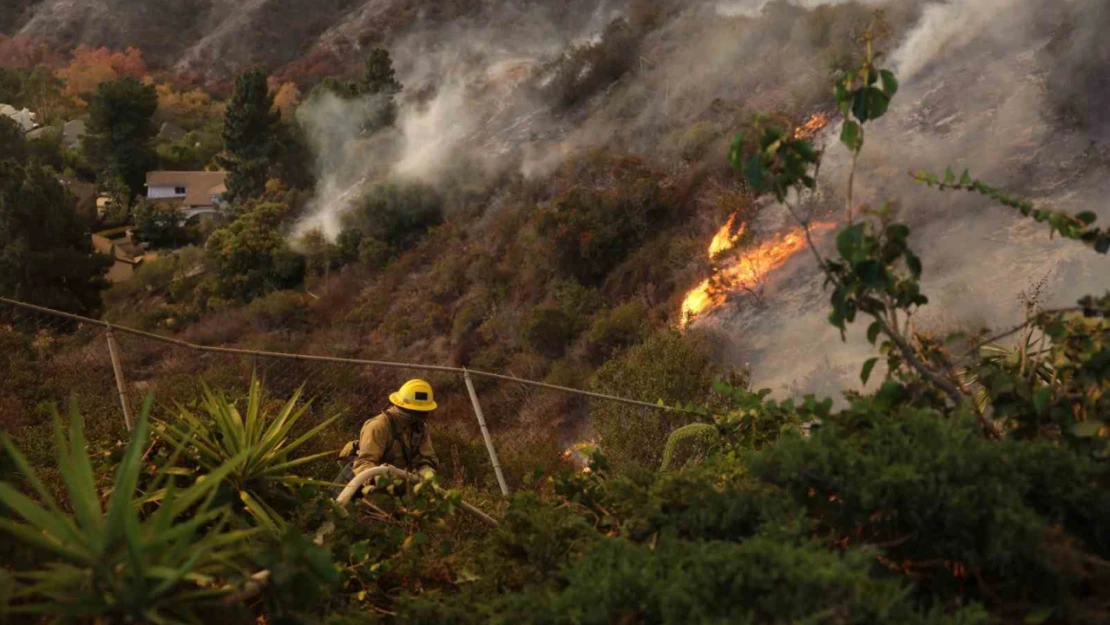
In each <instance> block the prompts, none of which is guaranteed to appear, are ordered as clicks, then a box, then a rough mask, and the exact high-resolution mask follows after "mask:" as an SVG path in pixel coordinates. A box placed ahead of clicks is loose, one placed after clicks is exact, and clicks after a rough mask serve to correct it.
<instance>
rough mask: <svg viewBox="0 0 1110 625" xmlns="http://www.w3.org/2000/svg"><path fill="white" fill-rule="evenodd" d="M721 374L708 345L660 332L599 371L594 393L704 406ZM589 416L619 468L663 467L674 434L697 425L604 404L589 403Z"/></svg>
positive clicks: (670, 415) (667, 415) (674, 416)
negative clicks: (670, 437)
mask: <svg viewBox="0 0 1110 625" xmlns="http://www.w3.org/2000/svg"><path fill="white" fill-rule="evenodd" d="M718 373H719V369H718V367H717V366H716V365H715V364H714V363H713V361H712V359H711V358H710V354H709V346H708V344H707V342H706V341H705V340H704V339H702V338H700V337H698V336H696V335H686V336H683V335H682V334H680V333H678V332H676V331H673V330H660V331H658V332H656V333H654V334H652V335H651V336H650V337H648V339H647V340H646V341H645V342H644V343H642V344H640V345H637V346H635V347H632V348H631V349H629V350H628V351H627V352H625V353H624V354H623V355H622V356H621V357H619V358H617V359H616V360H612V361H610V362H608V363H606V364H605V365H604V366H602V367H601V368H600V369H598V370H597V373H596V374H595V375H594V381H593V383H592V384H591V385H590V390H592V391H595V392H598V393H605V394H608V395H616V396H618V397H627V398H631V399H638V400H640V401H646V402H650V403H655V402H657V401H662V402H664V403H666V404H667V405H674V404H676V403H678V402H691V401H692V402H695V403H699V402H700V403H703V404H705V403H708V399H709V395H710V393H711V390H712V387H713V380H714V378H715V377H717V375H718ZM590 414H591V416H592V417H593V427H594V430H595V431H596V432H597V433H598V434H599V435H600V436H601V447H602V449H604V450H605V453H606V455H608V456H609V457H610V458H611V459H612V460H613V463H614V464H615V465H616V466H619V467H627V466H634V465H639V466H646V467H652V468H655V467H658V466H659V463H660V461H661V460H662V457H663V446H664V443H665V442H666V440H667V437H668V436H669V435H670V433H671V431H672V430H674V429H675V428H676V427H678V426H680V425H684V424H686V423H688V422H689V421H690V420H691V419H692V417H690V416H685V415H681V414H677V413H670V412H663V411H654V410H650V409H641V408H635V407H632V406H626V405H624V404H618V403H614V402H607V401H602V400H591V401H590Z"/></svg>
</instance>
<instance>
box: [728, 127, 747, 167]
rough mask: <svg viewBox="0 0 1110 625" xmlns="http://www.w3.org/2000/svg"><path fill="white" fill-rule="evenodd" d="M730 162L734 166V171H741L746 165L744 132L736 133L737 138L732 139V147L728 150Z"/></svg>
mask: <svg viewBox="0 0 1110 625" xmlns="http://www.w3.org/2000/svg"><path fill="white" fill-rule="evenodd" d="M728 163H729V165H731V166H732V169H733V171H736V172H739V171H740V170H741V168H743V166H744V133H743V132H738V133H736V138H735V139H733V140H732V147H730V148H729V150H728Z"/></svg>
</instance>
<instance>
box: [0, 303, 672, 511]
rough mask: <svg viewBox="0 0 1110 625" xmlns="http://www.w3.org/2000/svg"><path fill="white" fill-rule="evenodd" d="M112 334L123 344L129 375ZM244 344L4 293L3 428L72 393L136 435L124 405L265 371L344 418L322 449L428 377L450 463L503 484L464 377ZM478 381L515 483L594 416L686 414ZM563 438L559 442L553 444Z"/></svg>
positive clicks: (232, 383)
mask: <svg viewBox="0 0 1110 625" xmlns="http://www.w3.org/2000/svg"><path fill="white" fill-rule="evenodd" d="M109 336H111V338H112V339H113V340H114V347H115V350H116V354H115V356H116V359H117V362H118V366H119V375H118V376H117V374H116V371H115V369H114V367H113V355H112V353H111V349H110V347H109ZM235 338H236V337H232V338H231V340H229V341H227V342H226V343H227V344H224V345H211V344H205V345H199V344H193V343H189V342H186V341H183V340H181V339H178V338H173V337H167V336H160V335H157V334H153V333H148V332H143V331H138V330H135V329H133V328H125V327H119V326H109V325H108V324H106V323H105V322H102V321H98V320H93V319H86V318H81V317H77V316H74V315H69V314H67V313H61V312H58V311H51V310H48V309H43V308H39V307H36V306H31V305H28V304H25V303H21V302H15V301H12V300H6V299H3V298H0V358H2V359H3V362H4V364H3V365H2V366H0V375H3V379H2V380H0V415H3V420H2V422H3V423H4V424H5V427H7V428H8V429H10V430H12V431H18V428H20V427H23V426H30V425H35V424H39V425H41V424H43V423H44V422H45V421H49V420H50V418H51V415H52V411H53V409H54V407H55V406H56V405H57V403H58V402H59V401H63V402H64V401H68V400H70V399H71V398H72V400H73V401H74V402H76V404H77V405H78V407H79V409H80V411H81V413H82V414H83V416H84V417H85V420H86V423H87V425H86V427H87V429H88V430H89V432H90V435H91V436H94V437H97V438H100V437H103V438H102V439H101V440H122V439H123V438H124V437H125V436H126V432H127V427H126V424H125V420H124V408H123V406H124V405H126V406H129V407H130V409H131V411H132V412H136V413H137V412H138V410H139V409H140V407H141V405H142V403H143V402H144V401H145V399H146V398H147V397H148V396H153V397H154V398H156V402H157V407H158V408H157V410H156V414H159V413H164V412H165V411H173V410H178V409H180V408H181V407H184V408H186V409H189V408H191V407H192V406H194V404H195V403H196V402H197V400H198V398H200V397H201V396H202V390H203V389H204V388H205V387H208V388H210V389H214V390H215V391H216V392H227V393H230V394H232V396H234V395H236V394H239V395H241V394H245V392H246V391H247V389H248V388H249V384H250V381H251V379H252V378H253V377H256V376H257V377H258V378H259V379H260V380H261V381H262V382H263V384H264V388H265V389H266V392H267V396H268V397H269V398H271V400H272V401H274V402H278V401H284V400H287V399H288V398H290V397H291V396H293V394H294V393H296V392H298V391H301V392H302V397H303V398H304V400H305V401H311V405H310V407H309V411H310V414H309V415H308V418H307V419H304V420H303V422H304V424H305V427H306V428H307V427H311V426H312V425H314V424H316V423H319V422H320V421H321V420H323V419H326V418H330V417H332V416H336V415H338V416H339V417H340V418H339V420H338V423H337V425H336V427H334V428H330V429H329V431H328V432H326V433H325V434H323V435H322V436H321V437H320V440H318V441H316V442H315V444H314V446H315V447H316V449H314V451H320V450H326V449H333V448H338V447H341V446H342V445H343V443H345V442H346V440H347V439H350V438H355V437H357V435H358V430H359V428H360V426H361V425H362V423H363V422H364V421H365V420H366V419H368V418H370V417H373V416H374V415H376V414H378V413H379V412H380V411H381V410H383V409H384V408H386V407H387V406H388V405H389V403H388V396H389V393H390V392H391V391H393V390H395V389H396V388H398V387H399V386H400V385H401V384H402V383H403V382H404V381H405V380H407V379H409V378H412V377H416V376H419V377H423V378H425V379H427V380H428V381H429V382H430V383H431V384H432V385H433V387H434V388H435V389H436V399H437V401H438V402H439V404H440V408H439V410H437V418H436V425H435V426H434V427H433V438H434V439H435V440H436V447H437V452H438V454H439V455H440V462H441V465H445V466H446V468H447V469H448V473H449V474H451V475H452V476H453V477H454V479H456V480H457V481H458V482H459V483H478V484H483V485H488V486H490V487H497V486H499V484H498V481H499V480H497V479H496V476H495V475H494V471H493V470H492V469H491V468H490V465H491V458H489V457H486V456H487V454H488V455H489V456H492V452H491V451H490V450H489V449H488V446H486V445H483V438H482V436H481V434H480V432H479V428H478V423H477V421H476V419H475V414H476V410H475V406H474V403H473V402H472V400H471V397H470V395H469V394H468V390H467V387H466V384H465V380H464V374H465V370H463V369H461V368H455V367H445V366H438V365H419V364H411V365H410V364H405V363H387V362H378V361H369V360H356V359H347V358H332V357H330V356H321V355H317V354H285V353H280V352H273V351H267V350H256V349H250V347H251V346H250V345H237V344H236V343H235V340H234V339H235ZM279 338H280V337H279ZM231 345H235V346H234V347H231ZM470 374H471V376H472V380H473V382H474V386H475V391H476V396H477V397H478V398H479V402H480V405H481V408H482V412H483V413H484V414H485V418H486V420H487V421H488V424H489V430H490V432H491V433H492V441H491V442H493V443H494V446H495V447H496V448H497V449H498V450H505V449H508V450H510V453H509V454H508V455H507V456H504V457H503V458H502V459H501V463H500V464H501V465H502V466H504V467H505V472H506V473H507V474H508V476H509V481H510V482H512V483H514V484H519V483H520V479H521V478H522V477H523V476H524V475H525V474H526V473H529V472H530V471H531V470H532V469H533V468H534V466H535V465H536V464H540V465H542V464H545V463H549V461H550V460H552V459H555V458H558V457H560V456H562V455H564V454H565V447H566V445H567V442H568V441H574V440H580V439H581V438H582V437H583V436H584V433H583V429H582V425H583V424H584V423H586V422H588V420H589V418H590V416H591V412H595V411H597V410H598V409H604V407H605V406H612V405H619V406H620V407H621V410H622V411H623V412H622V414H628V415H630V416H636V417H646V416H653V417H659V415H660V413H661V412H662V413H671V414H670V417H671V418H673V417H674V416H675V415H676V414H678V413H681V411H678V410H676V409H673V408H666V407H662V406H657V405H653V404H650V403H646V402H639V401H635V400H629V399H625V398H619V397H612V396H607V395H601V394H597V393H591V392H587V391H581V390H578V389H571V388H566V387H559V386H553V385H549V384H544V383H540V382H535V381H532V380H526V379H522V378H517V377H514V376H510V375H504V374H494V373H488V372H478V371H472V372H470ZM121 395H122V397H121ZM679 416H681V415H679ZM632 427H633V428H634V427H636V426H635V425H634V424H633V425H632ZM552 432H558V433H559V436H556V437H553V436H552V435H551V433H552ZM44 453H45V452H44ZM502 490H505V489H504V487H503V486H502Z"/></svg>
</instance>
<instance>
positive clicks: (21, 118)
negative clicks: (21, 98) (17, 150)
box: [0, 104, 35, 132]
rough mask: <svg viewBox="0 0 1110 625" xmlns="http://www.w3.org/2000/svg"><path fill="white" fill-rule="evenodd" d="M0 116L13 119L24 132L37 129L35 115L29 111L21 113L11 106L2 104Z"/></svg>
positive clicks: (0, 105) (24, 110)
mask: <svg viewBox="0 0 1110 625" xmlns="http://www.w3.org/2000/svg"><path fill="white" fill-rule="evenodd" d="M0 115H3V116H5V117H10V118H12V120H14V121H15V123H17V124H19V126H20V128H22V129H23V132H30V131H31V130H34V128H35V114H34V113H32V112H31V111H30V110H28V109H23V110H22V111H21V110H19V109H17V108H15V107H14V106H12V105H10V104H0Z"/></svg>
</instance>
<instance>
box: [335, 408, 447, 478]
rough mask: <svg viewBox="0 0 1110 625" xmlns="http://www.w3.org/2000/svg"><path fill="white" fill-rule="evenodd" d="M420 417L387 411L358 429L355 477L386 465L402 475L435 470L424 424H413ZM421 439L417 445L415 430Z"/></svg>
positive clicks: (397, 410) (430, 441)
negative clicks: (428, 468)
mask: <svg viewBox="0 0 1110 625" xmlns="http://www.w3.org/2000/svg"><path fill="white" fill-rule="evenodd" d="M418 419H422V418H421V417H411V416H409V415H407V414H405V412H404V411H403V410H401V409H400V408H397V407H396V406H394V407H390V408H389V409H387V410H386V411H385V412H383V413H381V414H379V415H378V416H376V417H374V418H372V419H369V420H367V421H366V423H364V424H363V425H362V431H361V432H360V433H359V437H358V457H357V458H355V461H354V472H355V474H356V475H357V474H359V473H362V472H363V471H365V470H367V469H370V468H373V467H376V466H378V465H380V464H390V465H393V466H395V467H397V468H399V469H404V470H406V471H419V470H420V469H422V468H424V467H430V468H431V469H433V470H436V469H438V468H439V459H438V458H436V452H435V449H434V448H433V447H432V437H431V434H430V433H429V432H428V426H427V424H426V423H417V420H418ZM420 427H423V430H424V431H423V435H422V436H420V440H419V442H417V440H416V438H417V436H416V434H417V430H418V429H419V428H420Z"/></svg>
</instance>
